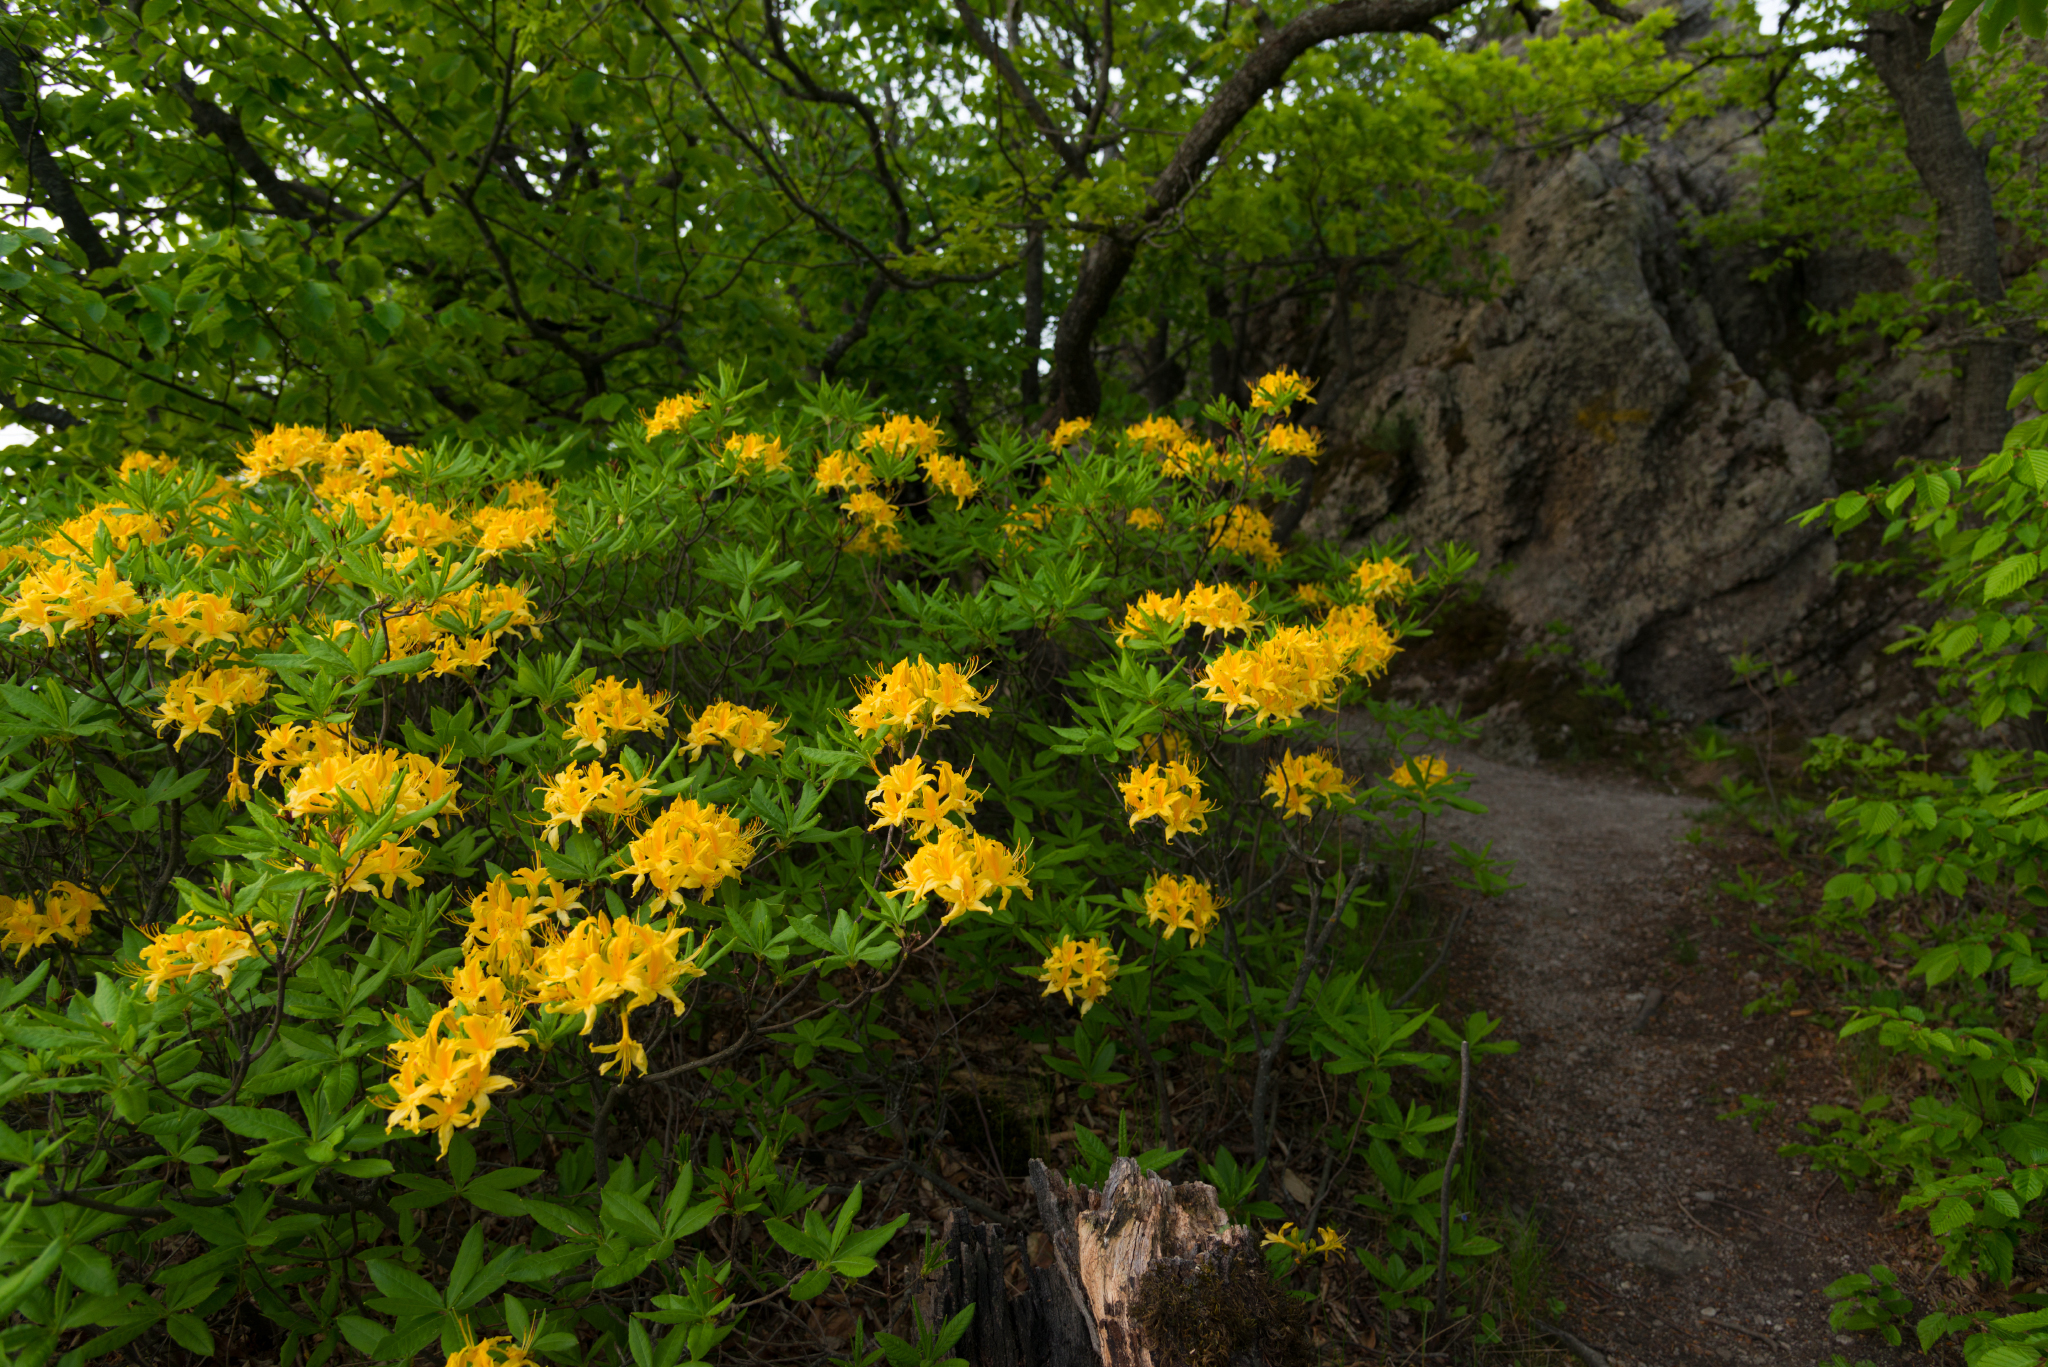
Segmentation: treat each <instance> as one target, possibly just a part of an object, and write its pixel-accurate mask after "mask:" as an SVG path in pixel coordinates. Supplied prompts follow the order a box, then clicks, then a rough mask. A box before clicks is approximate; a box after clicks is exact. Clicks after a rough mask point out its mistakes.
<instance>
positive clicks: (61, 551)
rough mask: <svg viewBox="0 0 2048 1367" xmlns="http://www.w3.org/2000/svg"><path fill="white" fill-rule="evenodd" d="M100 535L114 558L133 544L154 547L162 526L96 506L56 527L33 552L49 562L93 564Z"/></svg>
mask: <svg viewBox="0 0 2048 1367" xmlns="http://www.w3.org/2000/svg"><path fill="white" fill-rule="evenodd" d="M101 532H105V533H106V534H107V539H108V541H110V542H111V543H112V544H113V547H114V553H115V554H116V555H119V554H121V553H122V552H123V551H126V550H127V549H128V548H129V546H131V545H134V544H136V543H140V544H142V545H144V546H154V545H156V544H157V543H158V542H159V541H162V540H163V539H164V535H165V533H164V524H163V523H161V522H159V521H158V520H157V519H156V518H154V517H152V516H150V515H149V514H148V513H145V512H141V511H139V510H137V509H135V508H130V507H127V506H126V505H124V504H120V503H97V504H94V505H93V506H92V507H90V508H88V509H86V510H85V511H84V512H82V513H79V514H78V515H77V516H75V517H73V518H71V519H70V520H69V521H67V522H64V523H62V524H60V525H59V526H58V527H57V529H56V530H55V531H53V532H51V533H50V534H49V535H48V536H46V537H44V538H43V539H42V541H41V542H39V543H37V549H38V550H40V551H42V553H43V554H44V555H45V556H46V557H48V558H50V559H52V560H72V559H77V560H88V561H96V560H97V558H98V555H99V539H100V533H101Z"/></svg>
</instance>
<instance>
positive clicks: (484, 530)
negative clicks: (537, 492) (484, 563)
mask: <svg viewBox="0 0 2048 1367" xmlns="http://www.w3.org/2000/svg"><path fill="white" fill-rule="evenodd" d="M469 524H470V526H471V527H472V528H474V529H475V531H476V548H477V550H478V551H480V552H482V554H483V556H484V558H485V559H489V558H490V557H492V556H494V555H499V554H502V553H503V552H505V551H509V550H530V549H532V548H533V547H535V546H537V545H539V544H540V543H541V542H542V541H545V540H546V539H547V538H549V537H551V536H553V535H554V534H555V513H554V509H552V508H547V507H539V508H522V507H509V508H479V509H477V510H476V512H474V513H472V514H471V515H470V519H469Z"/></svg>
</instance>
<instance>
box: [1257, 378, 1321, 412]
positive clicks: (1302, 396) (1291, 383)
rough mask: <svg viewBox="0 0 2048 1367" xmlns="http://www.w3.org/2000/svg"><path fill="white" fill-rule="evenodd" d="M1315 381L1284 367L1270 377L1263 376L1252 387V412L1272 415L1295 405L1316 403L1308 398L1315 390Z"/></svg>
mask: <svg viewBox="0 0 2048 1367" xmlns="http://www.w3.org/2000/svg"><path fill="white" fill-rule="evenodd" d="M1315 383H1316V382H1315V381H1314V380H1310V379H1306V378H1304V377H1302V376H1301V375H1298V374H1296V373H1295V372H1294V371H1292V370H1288V369H1286V368H1285V367H1282V368H1281V369H1279V370H1276V371H1274V372H1272V373H1271V374H1270V375H1262V376H1260V377H1259V380H1258V382H1257V383H1256V384H1254V385H1253V386H1252V399H1251V411H1252V412H1254V413H1271V412H1279V411H1283V410H1285V409H1286V408H1287V407H1288V406H1289V405H1290V404H1294V403H1314V402H1315V400H1314V399H1311V398H1310V397H1309V396H1308V392H1309V390H1311V389H1313V388H1315Z"/></svg>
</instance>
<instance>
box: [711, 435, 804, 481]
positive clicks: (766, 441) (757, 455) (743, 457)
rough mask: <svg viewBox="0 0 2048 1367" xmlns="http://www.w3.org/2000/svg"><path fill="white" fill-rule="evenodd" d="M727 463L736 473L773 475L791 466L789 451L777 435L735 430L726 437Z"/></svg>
mask: <svg viewBox="0 0 2048 1367" xmlns="http://www.w3.org/2000/svg"><path fill="white" fill-rule="evenodd" d="M725 463H726V464H727V465H728V466H730V467H731V468H732V472H733V473H734V474H736V475H772V474H777V473H780V472H781V471H783V470H787V469H788V468H789V452H788V451H787V450H785V449H784V448H783V445H782V442H781V440H780V439H779V438H777V437H764V436H761V435H759V434H757V433H752V432H747V433H741V432H735V433H733V434H732V435H731V436H729V437H727V438H726V439H725Z"/></svg>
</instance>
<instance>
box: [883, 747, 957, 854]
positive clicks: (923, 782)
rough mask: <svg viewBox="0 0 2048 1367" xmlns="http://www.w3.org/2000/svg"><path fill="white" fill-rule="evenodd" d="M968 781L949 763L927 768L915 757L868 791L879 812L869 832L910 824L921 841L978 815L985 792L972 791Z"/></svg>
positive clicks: (892, 770) (907, 760) (891, 770)
mask: <svg viewBox="0 0 2048 1367" xmlns="http://www.w3.org/2000/svg"><path fill="white" fill-rule="evenodd" d="M969 772H972V771H971V770H970V771H969ZM967 778H968V775H967V774H965V773H961V772H959V771H958V770H956V769H954V768H953V766H952V764H951V763H950V762H949V761H947V760H940V761H939V765H938V768H936V769H927V768H925V764H924V760H923V758H922V757H921V756H918V755H912V756H911V757H910V758H909V759H906V760H904V761H903V762H902V763H901V764H898V765H896V766H895V767H893V768H891V769H890V770H889V771H888V772H887V773H885V774H883V775H882V781H881V782H880V783H878V784H876V785H875V786H874V787H873V788H871V789H869V790H868V806H869V807H870V808H871V809H873V811H874V813H875V822H874V824H873V825H872V826H869V827H868V829H869V830H871V831H874V830H880V829H881V828H882V827H884V826H902V825H905V824H908V825H911V826H914V827H915V828H916V830H915V832H914V833H915V835H916V836H917V838H918V839H919V840H929V839H931V837H932V834H933V833H934V832H935V831H937V830H938V829H939V828H940V827H941V826H944V825H948V824H950V823H951V822H952V820H953V818H954V817H956V816H972V815H974V809H975V806H976V804H978V803H979V802H980V801H981V796H982V793H981V790H980V789H979V788H969V787H968V786H967Z"/></svg>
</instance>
